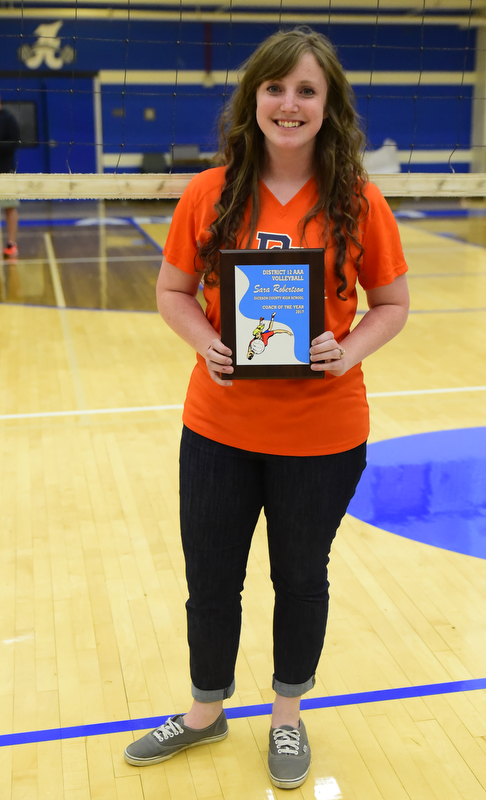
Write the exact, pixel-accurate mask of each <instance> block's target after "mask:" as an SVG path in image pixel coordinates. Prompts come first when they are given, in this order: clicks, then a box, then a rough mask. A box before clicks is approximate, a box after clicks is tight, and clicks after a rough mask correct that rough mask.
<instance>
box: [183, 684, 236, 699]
mask: <svg viewBox="0 0 486 800" xmlns="http://www.w3.org/2000/svg"><path fill="white" fill-rule="evenodd" d="M191 691H192V696H193V698H194V700H197V701H198V703H217V702H218V701H219V700H227V699H228V697H231V695H233V694H234V693H235V681H234V680H233V681H232V683H231V685H230V686H228V688H227V689H211V690H210V691H206V690H204V689H198V688H197V686H194V684H192V686H191Z"/></svg>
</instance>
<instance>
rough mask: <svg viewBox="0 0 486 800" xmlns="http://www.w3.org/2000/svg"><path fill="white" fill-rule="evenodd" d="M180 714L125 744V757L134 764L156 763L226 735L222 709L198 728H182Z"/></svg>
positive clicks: (226, 723)
mask: <svg viewBox="0 0 486 800" xmlns="http://www.w3.org/2000/svg"><path fill="white" fill-rule="evenodd" d="M183 717H184V715H183V714H177V715H176V716H175V717H169V719H168V720H167V722H165V723H164V724H163V725H161V726H160V728H155V730H153V731H151V732H150V733H146V734H145V736H142V738H141V739H137V741H136V742H132V744H129V745H128V747H127V748H126V749H125V760H126V761H128V763H129V764H133V766H134V767H144V766H149V765H150V764H159V763H160V762H161V761H167V759H168V758H172V756H175V755H176V754H177V753H180V752H181V751H182V750H187V748H188V747H197V745H198V744H211V742H220V741H221V740H222V739H226V737H227V735H228V722H227V720H226V714H225V713H224V711H222V712H221V714H220V715H219V717H218V719H217V720H216V722H213V724H212V725H208V727H207V728H203V729H202V730H199V731H197V730H194V729H193V728H186V726H185V725H184V723H183V721H182V720H183Z"/></svg>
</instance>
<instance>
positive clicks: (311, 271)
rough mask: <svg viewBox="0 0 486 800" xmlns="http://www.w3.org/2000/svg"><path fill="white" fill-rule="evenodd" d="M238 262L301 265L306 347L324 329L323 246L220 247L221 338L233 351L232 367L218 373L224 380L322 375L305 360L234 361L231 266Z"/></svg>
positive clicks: (233, 288) (234, 333) (235, 265)
mask: <svg viewBox="0 0 486 800" xmlns="http://www.w3.org/2000/svg"><path fill="white" fill-rule="evenodd" d="M238 265H245V266H250V267H251V266H255V267H258V268H261V267H262V266H264V267H266V268H269V269H271V268H272V267H274V266H276V265H279V266H280V265H285V266H287V265H288V267H289V268H290V267H292V266H295V265H299V266H301V265H303V266H304V267H305V269H307V270H308V279H309V347H310V343H311V341H312V339H314V338H315V337H316V336H319V335H320V334H321V333H323V332H324V248H306V247H305V248H293V249H291V250H290V249H281V248H275V249H271V250H221V251H220V266H221V272H220V291H221V340H222V342H223V343H224V344H225V345H227V346H228V347H230V348H231V350H232V351H233V354H234V363H233V368H234V371H233V372H232V373H231V375H227V374H225V373H222V374H221V377H222V378H223V379H226V380H233V379H244V378H248V379H252V380H255V379H256V378H257V379H258V378H288V379H289V378H290V379H293V378H320V379H322V378H324V376H325V372H324V371H319V372H315V371H314V370H311V368H310V362H309V364H258V363H255V362H252V363H251V364H246V363H245V364H236V363H235V362H236V339H237V330H236V326H237V316H236V297H235V268H236V267H237V266H238Z"/></svg>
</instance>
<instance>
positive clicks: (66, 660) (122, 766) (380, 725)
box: [0, 218, 486, 800]
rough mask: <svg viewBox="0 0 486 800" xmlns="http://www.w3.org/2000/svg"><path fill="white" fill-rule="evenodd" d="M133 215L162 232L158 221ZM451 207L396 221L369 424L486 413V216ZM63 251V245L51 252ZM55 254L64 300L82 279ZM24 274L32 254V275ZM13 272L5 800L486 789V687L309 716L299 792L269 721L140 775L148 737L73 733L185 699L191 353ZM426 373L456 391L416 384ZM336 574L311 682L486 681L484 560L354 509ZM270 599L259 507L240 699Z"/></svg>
mask: <svg viewBox="0 0 486 800" xmlns="http://www.w3.org/2000/svg"><path fill="white" fill-rule="evenodd" d="M143 224H146V225H147V226H150V227H148V228H147V231H148V232H149V234H150V236H151V237H152V238H154V239H155V240H157V237H159V238H158V240H159V243H160V242H163V237H164V229H163V228H159V229H158V228H157V225H156V224H155V225H154V223H153V222H147V223H143ZM143 224H142V228H143ZM454 224H455V223H454V221H451V220H441V224H439V221H438V220H436V219H435V220H433V221H432V222H431V221H430V220H415V219H410V220H402V221H401V223H400V227H401V232H402V237H403V243H404V247H405V252H406V256H407V260H408V263H409V266H410V288H411V296H412V313H411V316H410V320H409V322H408V325H407V327H406V329H405V331H404V332H403V333H402V334H401V336H400V337H399V338H398V339H397V340H395V341H394V342H392V343H391V344H389V345H388V346H387V347H386V348H384V349H383V350H382V351H381V352H379V353H378V354H375V355H374V356H372V357H370V358H369V359H368V361H367V363H366V378H367V386H368V391H369V393H370V405H371V412H372V441H377V440H381V439H388V438H391V437H396V436H404V435H409V434H415V433H421V432H427V431H437V430H446V429H454V428H462V427H475V426H478V427H479V426H484V425H486V394H485V392H484V391H479V390H478V389H477V388H475V387H482V388H483V389H484V387H485V384H486V368H485V365H486V251H485V250H484V249H483V247H482V246H479V245H480V244H482V243H483V241H484V231H485V230H486V221H485V220H484V219H482V218H478V219H477V220H476V222H475V224H476V225H477V226H480V227H481V231H482V233H481V232H478V233H477V238H476V239H475V240H474V239H473V241H475V242H476V243H473V244H469V243H467V242H466V241H462V240H461V238H460V237H463V236H464V235H465V234H464V231H463V230H462V231H459V230H457V231H454V227H453V226H454ZM468 224H469V223H468ZM471 224H472V223H471ZM32 230H33V229H32ZM444 232H446V233H448V234H451V233H454V232H455V233H456V234H457V237H459V238H451V236H450V235H449V236H448V237H444V236H441V235H439V234H440V233H444ZM135 233H137V232H136V231H135ZM109 235H110V236H114V235H115V233H114V232H113V230H112V229H110V232H109ZM116 235H118V234H116ZM120 235H121V234H120ZM123 235H125V234H123ZM137 235H138V234H137ZM26 236H27V232H26ZM83 237H84V238H83ZM76 241H77V243H78V244H79V243H80V242H86V234H85V233H83V234H82V235H80V238H78V239H77V240H76ZM44 243H45V240H44ZM54 243H55V237H54ZM73 246H76V245H73V243H72V242H71V244H70V247H73ZM147 246H148V245H147V243H146V242H145V243H144V244H143V248H145V249H146V248H147ZM21 247H22V239H21ZM39 248H40V245H39ZM39 252H40V250H38V252H37V256H38V257H39V258H40V257H41V258H46V259H47V260H48V253H47V251H42V252H40V255H39ZM120 252H125V250H123V251H120ZM154 252H156V251H153V252H152V251H150V252H149V253H148V255H150V256H151V257H152V256H153V254H154ZM145 254H146V255H147V253H145ZM105 255H106V254H105ZM51 256H52V253H51ZM54 256H55V258H57V259H59V261H62V258H67V257H68V256H66V255H65V254H64V255H63V253H62V249H60V245H59V246H58V247H57V252H56V249H55V250H54ZM69 257H71V256H69ZM93 257H94V256H93ZM29 258H32V253H30V254H29ZM19 266H20V270H21V271H22V262H19V265H17V271H18V268H19ZM49 269H50V268H49V265H48V267H46V272H45V273H43V274H44V275H45V276H47V277H46V278H45V281H44V283H45V284H46V283H49V281H50V280H51V277H50V276H51V275H52V273H51V272H49ZM64 269H66V268H65V267H63V268H62V269H61V272H60V274H61V289H62V294H63V295H64V298H65V300H66V306H68V305H69V302H67V299H68V297H69V292H70V291H71V296H73V293H75V291H76V288H75V289H72V288H71V289H70V288H69V286H70V285H71V287H72V285H74V286H75V284H76V281H74V284H73V281H72V280H71V278H72V277H73V275H74V273H73V272H71V275H70V276H69V275H68V274H67V273H66V274H64V272H63V270H64ZM77 269H79V266H78V267H77ZM25 273H28V267H27V268H25V269H24V273H23V275H24V280H23V283H24V286H25V285H27V284H28V280H27V279H26V278H25ZM100 274H102V270H100ZM136 275H137V274H136V269H135V268H134V267H133V266H132V270H131V273H130V279H129V281H128V282H127V283H126V286H125V290H124V291H125V293H126V296H125V295H124V296H123V298H122V300H121V301H120V308H122V309H126V308H128V307H130V303H129V301H128V299H127V297H130V296H131V297H132V299H133V297H134V296H136V295H137V293H138V294H143V293H144V292H145V288H144V287H145V284H146V283H147V281H149V282H150V280H152V279H151V278H150V279H149V278H147V275H146V272H144V271H143V270H142V284H143V285H140V284H139V283H137V276H136ZM7 277H8V276H6V272H5V271H4V283H3V286H4V294H3V299H4V301H5V302H4V303H3V304H0V324H1V331H2V334H1V343H0V430H1V436H0V491H1V501H0V536H1V546H2V550H1V553H2V558H1V565H0V618H1V641H0V648H1V650H0V735H3V736H5V735H7V734H11V733H25V734H26V738H24V739H21V740H20V741H23V742H24V743H16V744H11V745H7V746H1V747H0V797H1V798H2V800H8V799H9V798H11V799H12V800H37V798H38V799H39V800H88V798H91V800H95V799H96V800H142V798H143V800H160V799H161V798H170V800H176V799H177V800H195V799H196V798H198V800H199V799H200V800H222V798H224V800H272V799H273V798H283V797H285V796H291V797H293V798H307V800H311V798H312V799H313V800H341V799H343V800H407V799H410V800H458V799H459V798H461V800H462V799H463V800H480V799H481V800H486V693H485V691H484V690H479V691H468V692H453V693H450V694H446V693H444V694H434V695H430V696H423V697H422V696H418V697H415V698H408V699H406V698H404V699H394V700H380V699H377V701H376V702H372V703H369V702H361V703H360V702H354V701H353V699H352V698H351V700H350V704H349V705H338V704H336V706H334V707H330V708H320V709H315V710H309V711H304V712H303V716H304V719H305V722H306V725H307V729H308V732H309V737H310V741H311V745H312V754H313V758H312V765H311V771H310V774H309V778H308V780H307V782H306V783H305V784H304V785H303V786H302V787H301V788H300V789H296V790H294V791H293V793H288V792H285V791H282V790H278V789H275V788H273V787H272V785H271V783H270V781H269V779H268V777H267V771H266V748H267V737H268V727H269V721H268V717H267V716H265V715H262V714H257V715H255V716H243V717H242V718H237V719H232V720H230V736H229V737H228V738H227V739H226V740H225V741H224V742H222V743H219V744H217V745H214V746H211V747H201V748H196V749H194V750H190V751H187V752H186V753H182V754H180V755H179V756H177V757H176V758H174V759H172V760H170V761H168V762H167V763H166V764H161V765H158V766H154V767H149V768H145V769H138V768H134V767H131V766H129V765H127V764H126V763H125V762H124V760H123V749H124V747H125V746H126V744H127V743H128V742H129V741H131V739H132V738H136V737H138V736H139V735H140V733H139V732H137V731H134V732H118V733H117V732H98V733H96V731H97V730H101V731H102V728H101V729H95V730H94V731H93V729H92V728H87V729H83V728H82V727H78V726H90V725H94V724H100V725H101V726H103V725H104V726H105V728H106V730H108V731H110V730H113V727H111V728H110V727H109V725H110V724H111V723H114V722H115V721H126V720H128V721H129V720H130V719H139V718H143V717H151V716H156V715H166V714H170V713H175V712H181V711H185V710H186V709H187V708H188V705H189V704H190V694H189V672H188V663H187V661H188V658H187V647H186V640H185V612H184V600H185V593H186V590H185V582H184V571H183V559H182V553H181V547H180V543H179V535H178V509H177V504H178V503H177V493H178V486H177V449H178V439H179V434H180V427H181V422H180V419H181V410H180V406H181V404H182V402H183V400H184V395H185V387H186V384H187V380H188V376H189V373H190V370H191V368H192V364H193V361H194V356H193V354H192V352H191V351H190V350H189V348H188V347H186V346H185V345H184V344H182V343H181V342H180V341H179V340H178V339H177V337H176V336H175V335H174V334H173V333H172V332H171V331H170V330H168V329H167V327H166V326H165V325H164V323H163V322H162V321H161V320H160V319H159V318H158V316H157V315H156V314H155V313H148V312H146V313H140V310H138V311H136V310H122V311H108V310H100V309H102V307H103V306H102V304H101V306H100V305H98V306H96V308H97V310H89V309H86V308H68V307H62V305H61V306H60V305H59V303H57V304H56V290H55V286H54V285H53V286H52V287H51V289H49V292H50V294H49V298H50V300H49V302H50V307H49V305H48V304H47V301H44V304H38V305H35V304H30V305H26V304H25V300H22V297H21V296H19V299H17V300H15V298H13V297H12V296H8V281H7ZM69 281H71V284H70V283H69ZM98 288H99V284H98ZM117 291H118V293H119V294H120V295H121V294H122V289H120V288H119V289H118V290H117ZM57 292H58V293H59V287H57ZM88 295H89V293H87V292H85V295H84V296H85V297H88ZM99 296H100V297H101V296H102V292H101V294H100V295H99ZM57 297H58V299H59V294H57ZM88 299H89V297H88ZM78 304H81V303H78ZM88 305H89V303H88ZM105 307H106V304H105ZM131 307H132V308H137V306H133V305H132V306H131ZM467 387H470V389H469V390H468V391H457V390H458V389H462V388H467ZM435 389H444V390H447V391H444V392H443V393H441V394H437V393H427V390H435ZM390 392H394V393H396V394H395V395H394V396H390V395H387V394H386V393H390ZM407 392H415V393H412V394H407ZM137 409H138V410H137ZM102 412H105V413H102ZM331 582H332V606H331V618H330V623H329V629H328V637H327V642H326V647H325V651H324V654H323V656H322V659H321V662H320V666H319V670H318V682H317V684H316V687H315V689H314V690H313V691H312V692H311V693H310V695H308V697H309V698H320V697H326V696H335V695H348V694H354V693H366V692H371V691H379V690H385V689H393V688H400V687H409V686H412V687H413V686H426V685H431V684H440V683H445V682H450V681H461V680H468V679H471V678H486V563H485V562H484V560H482V559H479V558H475V557H473V556H466V555H461V554H458V553H453V552H449V551H447V550H445V549H439V548H434V547H431V546H429V545H426V544H421V543H418V542H415V541H411V540H408V539H405V538H401V537H399V536H396V535H394V534H391V533H388V532H386V531H383V530H380V529H377V528H373V527H372V526H370V525H367V524H365V523H363V522H360V521H359V520H357V519H354V518H351V517H347V518H346V519H345V521H344V522H343V525H342V527H341V530H340V533H339V535H338V538H337V541H336V543H335V546H334V551H333V558H332V561H331ZM271 613H272V590H271V586H270V582H269V577H268V561H267V553H266V544H265V531H264V527H263V524H262V523H261V522H260V524H259V526H258V530H257V533H256V535H255V540H254V546H253V549H252V553H251V557H250V564H249V570H248V578H247V583H246V590H245V595H244V627H243V634H242V646H241V652H240V656H239V661H238V666H237V693H236V694H235V695H234V696H233V697H232V698H231V700H230V701H229V702H228V704H227V705H228V708H235V709H236V708H240V707H246V706H259V705H261V704H265V703H269V702H271V700H272V699H273V693H272V690H271V676H272V657H271V632H270V626H271ZM107 726H108V727H107ZM68 727H75V728H76V729H77V732H78V735H77V736H74V738H62V736H63V732H62V731H61V730H60V731H58V733H56V732H54V735H53V738H52V740H50V741H35V739H36V736H35V733H36V732H37V731H44V730H47V729H65V728H68ZM31 733H33V736H30V739H29V736H27V734H31ZM93 733H94V734H95V735H92V734H93ZM37 738H38V739H39V738H42V737H41V736H37ZM32 739H33V740H32ZM4 742H5V739H3V740H2V739H1V736H0V744H2V745H3V744H4Z"/></svg>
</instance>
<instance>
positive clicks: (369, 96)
mask: <svg viewBox="0 0 486 800" xmlns="http://www.w3.org/2000/svg"><path fill="white" fill-rule="evenodd" d="M0 14H1V12H0ZM43 22H47V23H48V24H49V23H51V22H52V17H51V18H49V20H42V18H40V17H39V18H36V19H24V20H23V21H20V20H10V19H9V20H5V19H3V20H0V94H1V95H2V97H3V99H4V101H12V100H14V101H18V100H33V101H35V103H36V106H37V118H38V135H39V144H38V146H37V147H33V148H32V147H31V148H23V149H21V150H20V151H19V155H18V171H20V172H68V171H69V170H71V171H72V172H94V171H95V153H94V144H93V142H94V114H93V96H92V85H93V84H92V80H93V76H94V75H96V74H97V73H98V72H99V71H100V70H121V71H124V70H125V69H127V70H145V71H147V70H171V69H174V68H175V67H176V66H177V68H178V69H179V70H204V69H207V68H208V65H210V66H211V68H212V69H214V70H226V69H232V70H234V69H236V68H237V67H238V66H239V65H240V64H241V63H242V62H243V61H244V59H245V58H246V57H247V56H248V55H249V54H250V53H251V52H252V50H253V49H254V47H255V45H256V44H257V43H258V42H260V41H261V40H262V39H264V38H265V37H266V36H267V35H269V34H270V33H272V32H273V31H274V30H275V29H276V26H274V25H268V24H261V23H258V22H255V23H252V24H240V23H238V24H233V25H230V24H227V23H212V24H209V23H206V24H204V23H200V24H196V23H184V24H179V23H169V22H158V21H150V22H140V21H136V20H132V21H130V23H127V22H118V21H109V20H97V21H88V20H83V21H80V20H78V21H76V22H75V21H70V20H67V21H63V24H62V27H61V29H60V31H59V33H58V36H59V37H60V38H61V46H62V47H65V46H66V45H69V46H71V47H72V48H73V49H74V50H75V52H76V59H75V61H74V63H72V64H64V65H63V66H62V67H61V68H60V69H50V68H49V66H48V65H47V64H46V63H43V64H41V65H40V66H39V67H38V68H36V69H29V68H28V67H27V66H26V65H25V64H24V63H22V61H21V60H20V58H19V54H18V52H19V46H20V44H21V43H24V44H25V43H27V44H30V45H33V44H34V43H35V41H36V39H37V37H36V35H35V30H36V28H37V27H38V25H40V24H41V23H43ZM315 27H316V28H317V29H318V30H321V31H322V32H323V33H325V34H326V35H328V36H330V38H331V39H332V41H333V42H334V43H335V44H336V45H337V47H338V52H339V55H340V58H341V60H342V62H343V64H344V66H345V68H346V69H347V70H349V71H361V72H362V71H370V70H373V72H376V71H385V72H388V73H390V72H392V73H393V72H395V71H396V72H399V71H400V72H403V71H412V70H423V71H424V72H427V71H434V72H436V71H444V72H457V73H462V72H463V70H465V71H470V72H471V71H473V70H474V68H475V31H474V29H465V28H460V27H458V26H453V25H447V26H445V25H422V26H421V25H386V26H385V25H374V24H370V25H366V24H363V25H351V24H350V25H344V24H331V25H326V26H315ZM178 43H179V44H178ZM224 91H225V87H224V86H223V85H216V86H213V87H211V88H205V87H203V86H201V85H194V86H185V85H180V86H178V87H177V88H176V89H174V87H173V86H171V85H153V84H144V83H140V84H138V85H133V84H128V85H127V86H126V87H125V88H124V86H123V84H122V83H120V82H118V83H113V84H108V83H106V82H103V85H102V121H103V150H104V153H105V154H110V153H111V154H117V153H120V151H122V152H123V154H129V153H142V152H150V151H152V152H158V151H161V152H168V151H170V146H171V144H172V143H175V144H177V145H182V144H197V145H199V147H200V149H201V150H202V151H214V149H215V148H216V141H217V133H216V125H215V118H216V117H217V115H218V112H219V109H220V108H221V104H222V100H223V94H224ZM355 91H356V95H357V104H358V111H359V113H360V115H361V117H362V119H363V127H364V129H365V131H366V133H367V136H368V140H369V142H370V143H371V145H372V146H373V147H375V148H376V147H380V146H381V144H382V143H383V141H384V139H385V138H387V137H388V138H391V139H393V140H394V141H395V142H396V143H397V145H398V148H399V150H409V148H410V146H411V145H413V147H414V148H415V149H417V150H428V149H430V150H444V151H446V150H449V151H451V150H452V149H453V148H458V149H461V150H468V149H469V146H470V138H471V116H472V94H473V87H472V86H471V85H468V84H464V85H463V86H461V85H447V84H446V85H436V86H434V85H419V86H418V87H417V86H416V85H415V86H413V85H400V84H399V83H397V84H393V83H392V84H390V85H377V86H373V87H371V88H370V87H369V86H366V85H356V86H355ZM145 108H151V109H154V111H155V119H154V120H150V121H149V120H145V119H144V109H145ZM121 113H123V116H117V114H118V115H119V114H121ZM49 142H50V143H51V144H49ZM54 142H56V143H57V144H54ZM454 168H455V169H456V171H467V170H468V169H469V165H468V164H467V163H463V164H454ZM123 169H126V168H123ZM136 169H137V168H136V167H131V168H129V171H134V170H136ZM412 169H417V170H418V171H421V172H423V171H443V170H447V169H448V167H447V163H444V164H437V163H431V164H420V166H418V167H413V166H412Z"/></svg>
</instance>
